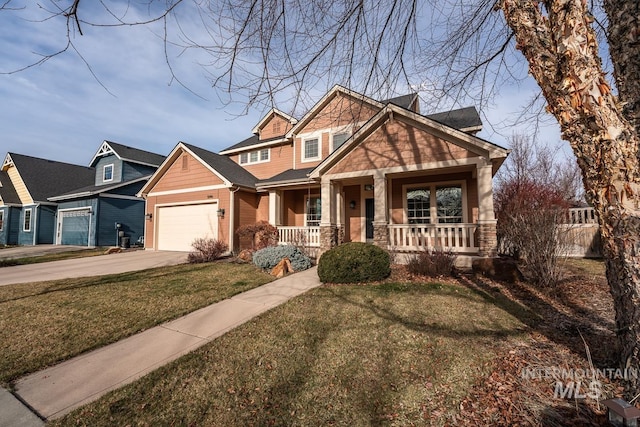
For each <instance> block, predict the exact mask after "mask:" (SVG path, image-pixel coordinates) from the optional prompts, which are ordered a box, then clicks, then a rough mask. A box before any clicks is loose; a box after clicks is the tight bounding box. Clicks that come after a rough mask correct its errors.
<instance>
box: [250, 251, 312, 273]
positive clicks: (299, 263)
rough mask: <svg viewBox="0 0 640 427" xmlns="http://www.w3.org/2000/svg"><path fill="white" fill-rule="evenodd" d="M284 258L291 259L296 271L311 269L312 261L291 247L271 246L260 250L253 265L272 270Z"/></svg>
mask: <svg viewBox="0 0 640 427" xmlns="http://www.w3.org/2000/svg"><path fill="white" fill-rule="evenodd" d="M284 258H289V261H290V262H291V267H293V269H294V270H295V271H302V270H306V269H307V268H309V267H311V259H310V258H309V257H308V256H306V255H305V254H304V253H303V252H302V251H301V250H300V249H298V248H296V247H295V246H291V245H284V246H269V247H267V248H264V249H260V250H259V251H256V252H255V253H254V254H253V263H254V264H255V265H257V266H258V267H260V268H262V269H266V270H270V269H272V268H273V267H275V266H276V265H278V263H279V262H280V261H282V259H284Z"/></svg>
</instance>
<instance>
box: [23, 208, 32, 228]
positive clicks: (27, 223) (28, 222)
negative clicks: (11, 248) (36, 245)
mask: <svg viewBox="0 0 640 427" xmlns="http://www.w3.org/2000/svg"><path fill="white" fill-rule="evenodd" d="M22 230H23V231H31V209H25V211H24V222H23V224H22Z"/></svg>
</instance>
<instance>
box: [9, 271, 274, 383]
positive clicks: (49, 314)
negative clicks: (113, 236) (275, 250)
mask: <svg viewBox="0 0 640 427" xmlns="http://www.w3.org/2000/svg"><path fill="white" fill-rule="evenodd" d="M270 280H271V276H269V275H268V274H266V273H263V272H261V271H259V270H258V269H257V268H256V267H254V266H252V265H249V264H245V265H240V264H231V263H213V264H197V265H195V264H185V265H179V266H173V267H162V268H157V269H152V270H145V271H139V272H133V273H131V272H130V273H124V274H116V275H109V276H99V277H89V278H79V279H65V280H56V281H50V282H40V283H28V284H18V285H10V286H0V343H2V357H1V358H0V382H1V383H3V384H4V385H7V383H9V382H10V381H12V380H14V379H16V378H17V377H19V376H21V375H24V374H26V373H29V372H34V371H36V370H39V369H41V368H44V367H46V366H49V365H52V364H55V363H57V362H60V361H62V360H64V359H68V358H70V357H72V356H75V355H78V354H80V353H82V352H85V351H88V350H91V349H94V348H97V347H100V346H103V345H106V344H108V343H111V342H115V341H117V340H120V339H122V338H124V337H126V336H129V335H132V334H134V333H136V332H139V331H142V330H144V329H147V328H149V327H151V326H154V325H157V324H160V323H162V322H165V321H167V320H170V319H174V318H176V317H179V316H181V315H184V314H186V313H189V312H191V311H194V310H196V309H198V308H201V307H204V306H206V305H209V304H212V303H214V302H217V301H221V300H223V299H225V298H229V297H231V296H233V295H235V294H238V293H240V292H243V291H246V290H248V289H251V288H254V287H256V286H259V285H262V284H264V283H267V282H269V281H270Z"/></svg>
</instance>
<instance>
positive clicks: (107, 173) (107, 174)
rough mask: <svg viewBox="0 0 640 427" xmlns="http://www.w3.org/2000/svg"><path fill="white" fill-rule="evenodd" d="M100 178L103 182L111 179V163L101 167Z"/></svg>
mask: <svg viewBox="0 0 640 427" xmlns="http://www.w3.org/2000/svg"><path fill="white" fill-rule="evenodd" d="M102 180H103V181H104V182H107V181H113V165H104V168H103V169H102Z"/></svg>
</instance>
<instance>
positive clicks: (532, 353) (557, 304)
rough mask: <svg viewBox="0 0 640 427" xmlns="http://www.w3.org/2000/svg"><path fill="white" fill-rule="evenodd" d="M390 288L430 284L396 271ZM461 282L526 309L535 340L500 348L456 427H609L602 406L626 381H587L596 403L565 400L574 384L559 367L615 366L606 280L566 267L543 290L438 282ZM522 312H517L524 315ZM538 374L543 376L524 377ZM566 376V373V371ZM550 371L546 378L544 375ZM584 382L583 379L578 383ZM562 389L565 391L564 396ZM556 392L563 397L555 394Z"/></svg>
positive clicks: (479, 280)
mask: <svg viewBox="0 0 640 427" xmlns="http://www.w3.org/2000/svg"><path fill="white" fill-rule="evenodd" d="M387 280H388V281H390V282H406V283H408V282H412V281H416V280H419V281H424V280H425V279H424V278H420V277H416V276H413V275H411V274H410V273H409V272H407V271H406V268H404V267H403V266H394V267H393V269H392V275H391V277H390V278H389V279H387ZM438 281H439V282H443V283H456V284H459V285H461V286H465V287H468V288H470V289H473V290H475V291H477V292H481V293H483V294H484V295H485V296H486V297H487V298H492V299H495V301H496V303H497V304H499V305H502V306H503V307H504V308H505V309H506V310H509V308H510V307H511V308H513V307H514V304H519V305H520V306H524V307H526V308H528V309H529V311H530V313H531V316H529V317H528V318H523V319H521V320H522V321H523V322H524V323H525V324H527V325H528V326H529V338H530V339H529V340H523V341H522V342H517V343H516V344H515V345H514V344H513V342H511V343H510V344H508V345H509V346H510V347H507V344H497V345H500V346H502V347H503V348H500V349H499V354H500V357H498V358H497V359H496V360H494V362H493V366H492V371H491V374H490V375H489V376H488V378H485V380H484V381H483V382H482V383H479V384H476V385H475V386H473V387H472V389H471V390H470V392H469V394H468V396H467V397H466V399H464V401H463V402H462V403H461V405H460V409H461V412H460V415H459V416H458V417H457V418H458V419H457V420H455V422H453V423H452V425H466V426H480V425H495V426H532V425H534V426H600V425H609V423H608V421H607V419H606V407H605V406H604V405H602V403H601V401H602V400H604V399H607V398H611V397H615V396H621V395H622V393H623V391H624V389H623V384H622V382H620V381H618V380H615V379H614V380H610V379H608V378H603V377H599V378H598V381H600V384H599V385H598V386H597V387H596V388H594V389H593V390H596V391H597V392H600V393H601V396H599V397H598V398H597V399H596V398H592V397H593V396H595V395H596V394H597V393H596V391H592V389H589V385H590V384H591V378H590V377H589V378H587V379H582V382H581V386H580V389H579V390H580V393H581V394H588V393H591V396H592V397H589V396H587V397H586V398H578V399H575V398H573V397H571V398H569V397H568V396H565V397H564V398H562V397H561V396H559V395H556V396H554V392H557V391H558V390H557V389H556V387H557V382H558V381H560V382H561V383H562V386H563V387H565V390H566V387H567V386H568V382H569V381H571V380H572V379H573V378H567V376H566V375H567V374H566V373H560V374H558V371H555V372H556V375H557V376H556V377H555V378H554V376H553V374H552V375H548V374H549V373H553V372H554V371H553V370H554V369H566V370H572V371H569V372H580V371H578V370H580V369H587V370H588V369H589V368H590V367H591V366H593V367H595V368H598V369H604V368H616V367H617V364H616V359H615V348H616V340H615V336H614V333H613V330H614V325H615V324H614V309H613V301H612V299H611V295H610V294H609V288H608V285H607V282H606V279H605V277H604V275H603V274H602V275H600V274H597V275H594V274H592V273H586V272H581V271H579V269H567V270H566V273H565V278H564V280H562V282H561V283H560V284H559V285H557V286H556V287H555V288H553V289H548V290H540V289H537V288H536V287H535V286H533V285H531V284H529V283H527V282H526V281H522V282H519V283H515V284H508V283H501V282H498V281H495V280H491V279H489V278H486V277H484V276H476V275H473V274H459V275H458V276H457V277H455V278H451V277H448V278H444V277H442V278H438ZM518 312H520V313H521V312H522V311H521V310H512V313H514V315H517V313H518ZM523 370H524V372H534V373H536V375H533V377H532V376H531V375H529V376H528V377H527V375H525V374H524V373H523ZM565 372H567V371H565ZM545 373H547V375H545ZM578 380H580V379H579V378H576V381H578ZM561 392H562V390H560V393H561ZM556 394H557V393H556Z"/></svg>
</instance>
